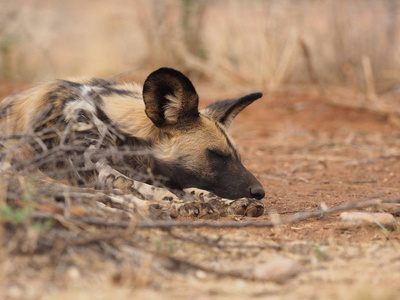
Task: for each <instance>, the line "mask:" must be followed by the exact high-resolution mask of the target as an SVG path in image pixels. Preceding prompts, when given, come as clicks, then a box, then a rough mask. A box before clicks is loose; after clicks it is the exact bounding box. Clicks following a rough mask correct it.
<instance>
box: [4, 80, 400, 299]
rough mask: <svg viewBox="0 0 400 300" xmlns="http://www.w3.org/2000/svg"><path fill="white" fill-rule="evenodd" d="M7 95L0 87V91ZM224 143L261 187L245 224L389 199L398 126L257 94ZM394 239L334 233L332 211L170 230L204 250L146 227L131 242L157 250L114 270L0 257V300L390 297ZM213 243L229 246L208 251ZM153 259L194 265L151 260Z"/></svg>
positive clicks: (338, 229)
mask: <svg viewBox="0 0 400 300" xmlns="http://www.w3.org/2000/svg"><path fill="white" fill-rule="evenodd" d="M13 88H15V86H12V87H10V86H9V85H7V86H5V85H2V86H1V87H0V92H1V94H2V96H4V95H5V94H6V93H7V92H9V91H10V90H11V89H13ZM232 135H233V137H234V139H235V140H236V142H237V145H238V148H239V150H240V152H241V154H242V158H243V161H244V163H245V165H246V166H247V167H248V168H249V169H250V170H251V171H252V172H254V174H255V175H256V176H257V177H258V178H259V179H260V181H261V182H262V183H263V185H264V186H265V188H266V191H267V196H266V197H265V199H263V200H262V201H263V202H264V203H265V205H266V214H265V215H264V216H262V217H260V218H258V219H257V220H256V221H257V222H263V221H265V220H271V218H272V219H273V218H285V217H287V216H291V215H293V214H294V213H296V212H298V211H311V210H315V209H318V207H321V206H323V207H325V206H327V207H332V206H334V205H338V204H342V203H345V202H349V201H355V200H366V199H370V198H374V197H381V198H395V197H400V188H399V182H400V172H399V170H400V157H399V155H400V129H399V128H398V127H397V128H396V127H395V126H394V125H392V124H391V123H390V122H388V119H387V117H386V116H384V115H379V114H376V113H373V112H365V111H361V110H356V109H348V108H341V107H333V106H331V105H326V104H323V103H321V102H320V100H319V99H318V97H317V96H313V95H299V94H297V95H293V94H285V93H277V94H267V95H266V96H264V97H263V99H262V100H260V101H258V102H257V103H255V104H253V105H252V106H251V107H249V108H248V109H246V110H245V111H244V112H243V113H242V114H241V115H240V116H239V117H238V118H237V120H236V123H235V125H234V128H233V132H232ZM392 209H393V208H392ZM272 213H276V214H275V215H271V214H272ZM395 217H396V218H397V220H398V221H399V220H400V218H399V217H398V215H395ZM229 220H230V221H232V219H229ZM234 220H237V221H238V222H242V221H243V220H246V219H234ZM221 221H224V220H221ZM210 222H213V221H210ZM399 232H400V231H399V229H397V230H390V229H385V228H380V227H379V226H370V227H358V228H343V226H342V224H341V222H340V220H339V214H333V215H329V216H325V217H323V218H319V219H309V220H307V221H302V222H299V223H295V224H289V225H283V226H279V227H274V228H243V229H207V228H201V229H190V230H176V231H175V234H177V235H180V236H181V237H184V236H185V237H190V238H195V239H197V240H201V239H203V238H206V239H207V241H208V242H210V241H211V243H214V246H210V245H206V243H193V242H190V241H188V240H185V239H183V238H180V239H177V238H173V237H171V236H169V233H168V232H160V231H148V232H143V233H140V234H139V235H140V236H141V238H140V239H139V240H140V241H146V243H145V244H143V247H145V248H146V249H148V251H149V253H153V254H154V253H157V254H155V255H150V254H146V251H144V252H143V253H144V254H143V253H142V254H141V256H140V259H139V262H131V263H126V261H125V260H120V263H116V262H115V261H119V260H118V259H104V257H103V256H100V255H96V253H97V252H96V251H95V250H93V249H92V248H91V249H85V248H82V247H81V248H78V249H74V250H70V251H67V252H68V253H67V254H65V255H64V254H63V255H64V256H62V257H64V259H60V257H61V254H54V253H52V254H51V255H50V254H46V253H44V254H35V255H14V256H8V257H4V256H3V257H2V259H1V260H0V268H1V269H2V270H3V271H2V272H1V273H2V275H0V298H2V299H19V298H27V299H109V298H113V299H172V298H174V299H228V298H229V299H249V298H255V299H257V298H259V299H266V298H268V299H398V298H399V297H400V233H399ZM221 240H222V241H225V242H226V243H227V244H229V243H230V245H232V246H231V247H222V246H221V247H217V246H215V245H216V244H217V242H218V241H221ZM138 248H139V249H141V246H140V245H139V246H138ZM142 250H143V249H142ZM127 252H128V250H126V253H127ZM60 253H61V252H60ZM110 253H111V254H110V255H111V256H112V255H114V256H116V257H118V255H120V256H123V255H124V253H125V252H124V248H123V247H119V248H113V249H112V250H110ZM57 255H59V256H57ZM160 255H161V256H160ZM163 255H167V256H168V257H173V258H176V259H178V260H182V261H185V262H190V263H191V264H193V265H195V266H203V267H204V269H199V268H196V267H194V266H190V265H188V264H186V263H184V264H180V263H176V264H175V265H171V261H170V260H169V263H162V262H161V263H160V262H159V261H158V260H157V259H160V257H161V258H162V256H163ZM65 256H67V257H68V259H67V260H66V259H65ZM138 266H139V267H138ZM211 270H214V271H211ZM257 274H258V275H257ZM271 274H275V275H276V276H273V275H271ZM257 276H258V277H257ZM249 278H252V279H249Z"/></svg>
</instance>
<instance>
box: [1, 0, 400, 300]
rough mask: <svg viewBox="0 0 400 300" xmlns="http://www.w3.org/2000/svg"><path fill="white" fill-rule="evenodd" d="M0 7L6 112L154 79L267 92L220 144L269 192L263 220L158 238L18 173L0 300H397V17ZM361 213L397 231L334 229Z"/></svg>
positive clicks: (145, 227)
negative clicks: (75, 90) (43, 91)
mask: <svg viewBox="0 0 400 300" xmlns="http://www.w3.org/2000/svg"><path fill="white" fill-rule="evenodd" d="M0 7H1V9H0V79H1V83H0V96H1V97H5V96H6V95H7V94H9V93H11V92H13V91H14V90H16V89H17V88H21V87H25V86H26V82H34V81H37V80H43V79H47V78H52V77H66V76H76V75H90V76H98V77H105V78H114V79H115V80H119V81H124V80H135V81H138V82H142V81H143V79H144V78H145V76H146V75H147V74H148V73H149V72H150V71H152V70H154V69H155V68H158V67H160V66H171V67H174V68H176V69H180V70H182V71H184V72H185V73H186V74H188V75H189V77H190V78H191V79H192V80H193V81H194V83H195V86H197V87H198V90H199V94H200V96H201V98H203V99H206V100H211V99H216V98H218V97H217V96H221V98H222V97H223V96H235V95H237V94H240V93H242V92H245V91H254V90H256V89H257V90H262V91H264V92H265V93H266V96H265V98H264V100H263V102H262V103H259V104H257V106H255V107H252V108H249V109H248V110H247V111H245V112H243V116H239V118H238V121H237V124H236V128H235V129H234V132H233V135H234V137H235V138H236V139H237V140H238V144H239V147H240V150H241V152H242V155H243V157H244V159H245V164H246V165H247V166H248V167H249V168H250V169H251V171H253V172H255V174H256V175H257V177H258V178H260V180H261V182H262V183H263V184H264V185H265V186H266V190H267V197H266V199H264V200H263V201H264V203H265V205H266V209H267V214H266V215H264V216H262V217H260V218H259V219H242V218H229V219H228V218H224V219H222V220H219V221H218V222H215V221H195V220H191V219H187V220H186V219H181V220H178V221H174V222H170V221H169V222H166V223H165V222H161V223H160V222H153V221H149V220H139V219H138V218H137V217H136V216H135V215H134V214H133V213H132V212H133V209H132V207H119V208H118V209H115V207H114V209H112V208H110V207H107V205H108V206H110V203H106V205H101V204H99V203H103V204H104V202H105V201H104V199H105V198H104V193H103V192H101V191H96V192H94V191H93V190H85V191H82V190H76V189H74V188H68V189H60V188H59V187H58V186H50V188H49V185H44V184H42V181H41V180H42V179H41V178H40V176H39V175H37V174H36V173H31V170H32V169H33V168H32V166H33V164H27V165H24V164H23V163H20V167H21V168H20V169H18V170H16V169H15V168H14V169H12V171H11V172H4V171H2V173H1V177H0V193H1V194H0V238H1V241H0V242H1V247H0V298H1V299H19V298H23V299H75V298H77V299H78V298H79V299H108V298H115V299H126V298H132V297H136V298H139V299H140V298H151V299H168V298H172V297H173V298H178V299H180V298H181V299H188V298H190V299H191V298H195V299H209V298H221V299H223V298H230V299H235V298H237V299H243V298H250V297H253V298H266V297H269V298H276V299H293V298H301V299H304V298H305V299H396V298H398V295H399V294H400V289H399V282H400V264H399V261H400V257H399V253H400V252H399V250H400V243H399V229H398V227H397V222H398V220H399V211H400V208H399V205H398V204H396V203H398V202H399V197H400V190H399V187H398V185H399V182H400V175H399V170H400V159H399V158H400V144H399V140H400V136H399V128H400V102H399V96H398V90H399V78H400V76H399V75H400V74H399V72H400V71H399V70H400V60H399V58H400V56H399V55H400V52H399V43H400V40H399V32H398V28H399V24H398V18H399V4H398V2H397V1H391V0H387V1H383V0H382V1H376V0H364V1H363V0H354V1H344V0H343V1H342V0H340V1H334V0H332V1H307V0H304V1H295V0H292V1H290V0H287V1H261V0H260V1H258V0H251V1H234V0H231V1H228V0H219V1H205V0H204V1H194V0H181V1H179V0H167V1H159V0H153V1H147V0H138V1H128V0H118V1H75V0H74V1H30V0H29V1H28V0H15V1H8V0H0ZM117 74H119V75H117ZM4 138H7V137H5V136H2V139H4ZM31 138H32V137H18V139H19V142H20V143H21V144H24V143H26V142H27V139H31ZM63 151H65V149H61V148H60V149H56V150H55V151H54V152H53V153H52V155H55V156H59V157H62V156H63V155H64V152H63ZM7 154H8V153H7V152H5V151H2V152H1V156H0V158H1V168H2V170H4V169H5V167H6V166H7V159H6V157H7ZM52 158H54V156H53V157H52ZM48 159H49V157H46V156H37V157H36V158H35V160H34V161H33V162H34V163H35V164H37V163H40V162H45V161H46V160H48ZM59 195H61V196H62V197H64V199H65V200H64V202H57V201H55V198H56V199H57V197H55V196H59ZM384 202H387V204H382V203H384ZM360 206H363V207H364V208H366V207H367V208H368V209H367V211H369V212H371V211H379V212H382V211H384V212H388V213H390V215H392V216H394V217H395V219H394V222H392V223H390V221H389V223H387V224H384V223H383V222H384V220H380V221H377V220H376V219H374V221H373V222H372V224H369V225H365V224H364V225H361V226H355V228H353V225H348V224H345V223H344V222H342V221H341V220H340V217H339V214H338V213H339V212H340V211H342V210H346V211H348V210H350V209H351V208H359V207H360ZM278 224H280V225H278ZM249 225H251V226H249ZM210 227H212V228H210ZM235 227H236V228H235ZM238 227H239V228H238ZM257 227H258V228H257Z"/></svg>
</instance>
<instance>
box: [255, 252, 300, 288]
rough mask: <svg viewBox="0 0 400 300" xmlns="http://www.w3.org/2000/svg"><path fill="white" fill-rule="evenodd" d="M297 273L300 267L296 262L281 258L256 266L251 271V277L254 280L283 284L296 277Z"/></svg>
mask: <svg viewBox="0 0 400 300" xmlns="http://www.w3.org/2000/svg"><path fill="white" fill-rule="evenodd" d="M299 272H300V265H299V263H298V262H297V261H295V260H292V259H289V258H285V257H281V258H276V259H274V260H272V261H269V262H266V263H262V264H259V265H257V266H256V267H255V268H254V269H253V276H254V278H255V279H261V280H266V281H275V282H284V281H286V280H287V279H289V278H292V277H294V276H296V275H297V274H298V273H299Z"/></svg>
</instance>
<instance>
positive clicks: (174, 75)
mask: <svg viewBox="0 0 400 300" xmlns="http://www.w3.org/2000/svg"><path fill="white" fill-rule="evenodd" d="M143 100H144V104H145V106H146V115H147V116H148V117H149V118H150V119H151V120H152V121H153V123H154V124H155V125H156V126H157V127H163V126H168V125H175V124H177V123H185V122H191V121H193V120H195V119H197V118H198V117H199V110H198V105H199V97H198V95H197V93H196V90H195V89H194V86H193V84H192V83H191V82H190V80H189V78H187V77H186V76H185V75H183V74H182V73H181V72H178V71H176V70H174V69H169V68H161V69H158V70H157V71H154V72H153V73H151V74H150V75H149V77H147V79H146V81H145V82H144V85H143Z"/></svg>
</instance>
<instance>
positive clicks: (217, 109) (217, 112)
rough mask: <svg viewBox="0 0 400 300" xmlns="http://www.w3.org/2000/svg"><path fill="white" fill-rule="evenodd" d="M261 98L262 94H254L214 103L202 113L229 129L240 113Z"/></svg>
mask: <svg viewBox="0 0 400 300" xmlns="http://www.w3.org/2000/svg"><path fill="white" fill-rule="evenodd" d="M261 97H262V93H254V94H249V95H247V96H244V97H242V98H238V99H233V100H223V101H218V102H214V103H212V104H210V105H208V106H206V107H205V108H203V109H202V110H201V113H202V114H203V115H205V116H207V117H209V118H210V119H212V120H214V121H217V122H220V123H221V124H223V125H224V126H225V128H226V129H229V127H230V126H231V124H232V121H233V119H234V118H235V117H236V116H237V115H238V113H240V112H241V111H242V110H243V109H245V108H246V107H247V106H248V105H250V104H251V103H253V102H254V101H255V100H257V99H259V98H261Z"/></svg>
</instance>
